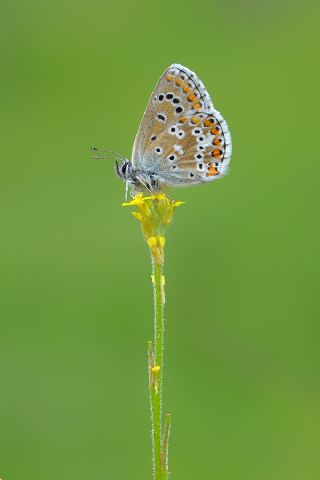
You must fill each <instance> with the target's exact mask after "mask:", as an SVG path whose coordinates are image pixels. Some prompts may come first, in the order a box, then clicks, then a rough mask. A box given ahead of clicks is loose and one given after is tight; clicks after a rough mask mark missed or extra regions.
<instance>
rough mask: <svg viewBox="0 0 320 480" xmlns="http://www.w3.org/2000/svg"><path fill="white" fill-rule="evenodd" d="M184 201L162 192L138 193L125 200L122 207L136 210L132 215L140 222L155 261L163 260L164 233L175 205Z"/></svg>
mask: <svg viewBox="0 0 320 480" xmlns="http://www.w3.org/2000/svg"><path fill="white" fill-rule="evenodd" d="M183 204H184V202H180V201H178V202H175V201H173V200H170V199H169V198H168V197H167V196H166V195H165V194H164V193H161V194H158V195H150V196H144V195H143V193H139V194H138V195H136V196H135V197H134V199H133V200H131V202H125V203H123V204H122V205H123V206H124V207H127V206H134V207H137V209H138V211H134V212H132V215H133V216H134V217H135V218H136V219H137V220H139V222H141V228H142V233H143V235H144V237H145V239H146V241H147V243H148V245H149V247H150V250H151V254H152V256H153V258H154V259H155V261H156V263H162V261H163V247H164V244H165V238H164V233H165V230H166V228H167V226H168V225H169V223H170V222H171V220H172V217H173V214H174V211H175V209H176V207H179V206H180V205H183Z"/></svg>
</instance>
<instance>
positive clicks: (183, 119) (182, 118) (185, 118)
mask: <svg viewBox="0 0 320 480" xmlns="http://www.w3.org/2000/svg"><path fill="white" fill-rule="evenodd" d="M187 121H188V117H181V118H180V123H186V122H187Z"/></svg>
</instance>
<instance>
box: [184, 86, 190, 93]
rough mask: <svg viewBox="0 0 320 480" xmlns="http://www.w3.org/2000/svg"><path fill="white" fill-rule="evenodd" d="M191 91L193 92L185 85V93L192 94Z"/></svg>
mask: <svg viewBox="0 0 320 480" xmlns="http://www.w3.org/2000/svg"><path fill="white" fill-rule="evenodd" d="M190 90H191V88H190V87H188V85H185V86H184V87H183V91H184V93H188V92H190Z"/></svg>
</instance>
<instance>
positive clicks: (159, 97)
mask: <svg viewBox="0 0 320 480" xmlns="http://www.w3.org/2000/svg"><path fill="white" fill-rule="evenodd" d="M158 100H159V102H163V100H164V94H163V93H160V95H159V96H158Z"/></svg>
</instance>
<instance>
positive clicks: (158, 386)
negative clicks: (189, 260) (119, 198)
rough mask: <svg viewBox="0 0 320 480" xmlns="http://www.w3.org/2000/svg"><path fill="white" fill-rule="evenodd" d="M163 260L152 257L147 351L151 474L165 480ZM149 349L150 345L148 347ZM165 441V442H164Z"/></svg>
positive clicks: (157, 479) (157, 478) (159, 479)
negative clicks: (150, 337) (151, 320)
mask: <svg viewBox="0 0 320 480" xmlns="http://www.w3.org/2000/svg"><path fill="white" fill-rule="evenodd" d="M163 279H164V277H163V262H160V263H159V262H157V261H155V259H154V258H153V276H152V280H153V287H154V307H155V316H154V343H153V350H152V352H151V355H150V352H149V367H150V397H151V421H152V442H153V475H154V480H166V479H167V478H168V474H167V460H164V459H165V458H166V457H167V455H166V452H163V444H162V429H161V409H162V378H163V340H164V318H163V311H164V281H163ZM149 349H150V347H149ZM166 443H167V442H166ZM165 448H166V450H167V445H166V447H165Z"/></svg>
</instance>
